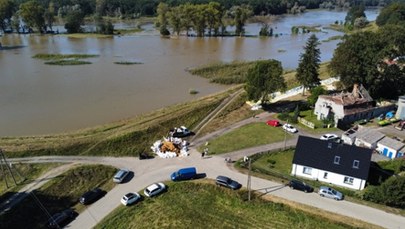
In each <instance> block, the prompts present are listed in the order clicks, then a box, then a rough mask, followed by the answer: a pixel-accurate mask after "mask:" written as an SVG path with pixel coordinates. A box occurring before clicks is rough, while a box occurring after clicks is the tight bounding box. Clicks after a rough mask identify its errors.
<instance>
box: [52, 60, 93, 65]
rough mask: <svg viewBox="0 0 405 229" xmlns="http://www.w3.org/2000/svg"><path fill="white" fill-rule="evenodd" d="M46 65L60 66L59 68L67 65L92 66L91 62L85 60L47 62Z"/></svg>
mask: <svg viewBox="0 0 405 229" xmlns="http://www.w3.org/2000/svg"><path fill="white" fill-rule="evenodd" d="M45 64H48V65H59V66H66V65H84V64H92V63H91V62H89V61H83V60H76V59H74V60H55V61H47V62H45Z"/></svg>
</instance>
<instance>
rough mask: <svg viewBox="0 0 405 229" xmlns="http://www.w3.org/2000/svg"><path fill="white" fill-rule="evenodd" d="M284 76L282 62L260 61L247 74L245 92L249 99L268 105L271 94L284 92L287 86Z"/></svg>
mask: <svg viewBox="0 0 405 229" xmlns="http://www.w3.org/2000/svg"><path fill="white" fill-rule="evenodd" d="M282 74H283V68H282V67H281V63H280V61H277V60H262V61H258V62H257V63H256V64H255V65H254V66H253V67H252V68H251V69H249V70H248V73H247V79H246V85H245V90H246V92H247V95H248V99H249V100H254V101H258V100H261V101H262V103H266V102H268V101H269V95H270V94H271V93H274V92H277V91H284V90H285V88H286V84H285V81H284V77H283V76H282Z"/></svg>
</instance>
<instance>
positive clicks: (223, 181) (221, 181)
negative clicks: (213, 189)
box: [215, 176, 242, 190]
mask: <svg viewBox="0 0 405 229" xmlns="http://www.w3.org/2000/svg"><path fill="white" fill-rule="evenodd" d="M215 183H216V184H217V185H219V186H224V187H227V188H230V189H233V190H236V189H240V188H241V187H242V185H241V184H239V183H238V182H237V181H234V180H232V179H231V178H229V177H226V176H217V178H216V179H215Z"/></svg>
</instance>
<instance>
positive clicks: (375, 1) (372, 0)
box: [13, 0, 403, 17]
mask: <svg viewBox="0 0 405 229" xmlns="http://www.w3.org/2000/svg"><path fill="white" fill-rule="evenodd" d="M28 1H29V0H14V1H13V2H14V3H15V5H16V6H19V5H20V4H21V3H25V2H28ZM393 1H395V0H298V1H297V0H214V1H213V0H36V2H37V3H39V4H40V5H42V6H43V7H45V8H47V7H48V6H49V4H50V3H52V4H53V6H54V7H55V9H56V11H58V10H59V9H60V8H62V7H64V6H65V7H66V6H74V5H79V6H80V9H81V10H82V11H83V13H84V14H85V15H92V14H95V13H96V12H97V11H98V10H100V11H102V12H103V16H114V17H115V16H122V17H137V16H155V15H156V12H157V6H158V5H159V3H160V2H163V3H166V4H167V5H169V6H170V7H174V6H179V5H183V4H186V3H191V4H208V3H209V2H218V3H220V4H221V5H222V6H223V7H224V8H225V9H226V10H228V9H230V8H231V7H232V6H236V5H242V4H245V5H249V6H250V7H251V9H252V10H253V13H254V15H263V14H284V13H288V12H289V10H290V9H291V8H293V7H294V5H295V4H296V3H298V5H299V6H303V7H305V8H307V9H315V8H319V7H320V4H324V5H325V4H328V5H329V6H330V5H332V6H336V7H350V6H351V5H355V4H364V5H365V6H384V5H386V4H388V3H390V2H393ZM400 1H403V0H400Z"/></svg>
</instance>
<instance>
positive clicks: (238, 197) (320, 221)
mask: <svg viewBox="0 0 405 229" xmlns="http://www.w3.org/2000/svg"><path fill="white" fill-rule="evenodd" d="M245 198H246V191H245V190H240V191H232V190H228V189H224V188H222V187H217V186H215V185H213V183H211V182H209V181H203V182H180V183H169V189H168V191H167V192H166V193H163V194H162V195H160V196H158V197H156V198H153V199H150V198H147V199H145V200H144V201H141V202H140V203H137V204H135V205H133V206H129V207H125V206H120V207H118V208H117V209H116V210H115V211H113V212H112V213H111V214H110V215H109V216H107V217H106V218H105V219H104V220H102V221H101V222H100V223H99V224H98V225H97V226H96V227H95V228H352V227H351V226H350V225H348V224H346V223H343V222H336V221H330V220H329V219H327V218H324V217H320V216H316V215H312V214H308V213H305V212H304V211H301V210H297V209H293V208H290V207H288V206H287V205H284V204H281V203H274V202H270V201H266V200H264V199H262V198H259V197H256V198H254V199H253V200H252V201H251V202H248V201H246V200H245Z"/></svg>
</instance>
